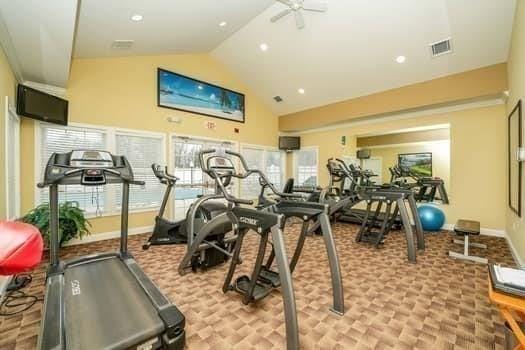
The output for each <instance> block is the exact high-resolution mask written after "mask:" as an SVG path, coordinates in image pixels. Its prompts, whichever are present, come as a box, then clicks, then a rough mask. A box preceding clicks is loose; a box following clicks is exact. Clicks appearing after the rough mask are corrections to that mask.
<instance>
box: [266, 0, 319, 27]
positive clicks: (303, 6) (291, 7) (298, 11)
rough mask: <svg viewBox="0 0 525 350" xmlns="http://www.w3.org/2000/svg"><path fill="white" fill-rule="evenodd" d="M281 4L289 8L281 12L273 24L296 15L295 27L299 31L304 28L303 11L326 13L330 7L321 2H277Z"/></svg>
mask: <svg viewBox="0 0 525 350" xmlns="http://www.w3.org/2000/svg"><path fill="white" fill-rule="evenodd" d="M277 1H278V2H280V3H281V4H284V5H286V6H287V7H288V8H287V9H284V10H283V11H281V12H279V13H278V14H276V15H275V16H273V17H272V18H270V21H271V22H272V23H275V22H277V21H278V20H280V19H281V18H283V17H284V16H286V15H288V14H290V13H292V12H293V13H294V16H295V25H296V26H297V29H303V28H304V17H303V13H302V11H303V10H304V11H313V12H325V11H326V10H327V9H328V6H327V5H326V3H325V2H319V1H314V0H277Z"/></svg>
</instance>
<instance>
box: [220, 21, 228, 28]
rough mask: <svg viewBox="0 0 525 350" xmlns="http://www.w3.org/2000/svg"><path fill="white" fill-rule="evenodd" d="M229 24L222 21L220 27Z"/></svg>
mask: <svg viewBox="0 0 525 350" xmlns="http://www.w3.org/2000/svg"><path fill="white" fill-rule="evenodd" d="M227 24H228V22H225V21H222V22H221V23H219V26H220V27H225V26H226V25H227Z"/></svg>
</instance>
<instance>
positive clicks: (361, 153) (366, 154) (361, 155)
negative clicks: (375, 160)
mask: <svg viewBox="0 0 525 350" xmlns="http://www.w3.org/2000/svg"><path fill="white" fill-rule="evenodd" d="M371 155H372V152H370V150H369V149H360V150H358V151H357V152H356V157H357V159H368V158H370V156H371Z"/></svg>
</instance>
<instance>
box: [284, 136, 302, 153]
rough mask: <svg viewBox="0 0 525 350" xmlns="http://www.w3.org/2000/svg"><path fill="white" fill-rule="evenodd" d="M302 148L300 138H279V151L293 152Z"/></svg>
mask: <svg viewBox="0 0 525 350" xmlns="http://www.w3.org/2000/svg"><path fill="white" fill-rule="evenodd" d="M300 148H301V138H300V137H299V136H279V149H282V150H285V151H293V150H298V149H300Z"/></svg>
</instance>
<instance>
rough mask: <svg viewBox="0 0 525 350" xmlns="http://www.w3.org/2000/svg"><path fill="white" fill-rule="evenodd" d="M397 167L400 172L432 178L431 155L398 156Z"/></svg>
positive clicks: (427, 153) (409, 154) (425, 153)
mask: <svg viewBox="0 0 525 350" xmlns="http://www.w3.org/2000/svg"><path fill="white" fill-rule="evenodd" d="M398 165H399V167H400V168H401V170H403V171H405V172H407V173H412V174H415V175H417V176H423V177H430V176H432V153H430V152H424V153H404V154H398Z"/></svg>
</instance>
